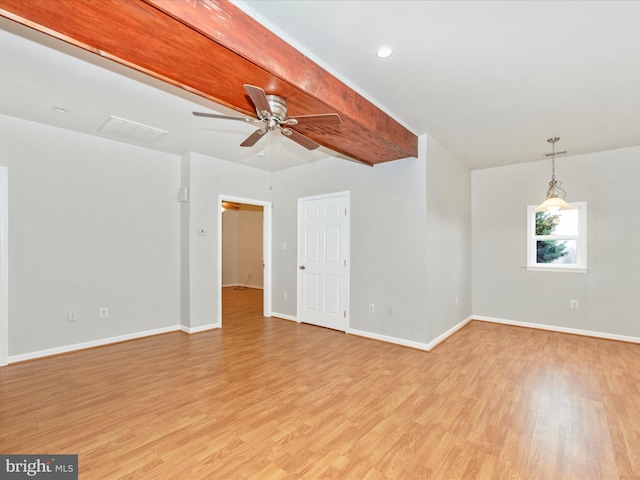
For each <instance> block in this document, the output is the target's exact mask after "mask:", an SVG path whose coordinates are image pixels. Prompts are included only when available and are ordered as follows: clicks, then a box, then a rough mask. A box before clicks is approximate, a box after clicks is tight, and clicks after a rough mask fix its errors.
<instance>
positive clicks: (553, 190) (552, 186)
mask: <svg viewBox="0 0 640 480" xmlns="http://www.w3.org/2000/svg"><path fill="white" fill-rule="evenodd" d="M559 140H560V137H552V138H549V139H547V142H549V143H550V144H551V146H552V151H551V153H550V154H546V156H550V157H551V180H550V181H549V188H548V189H547V198H546V199H545V201H544V202H542V203H541V204H540V205H539V206H537V207H536V208H534V209H533V211H534V212H551V213H554V212H557V211H558V210H572V209H573V208H575V207H573V206H571V205H569V204H568V203H567V202H566V201H565V199H564V198H565V197H566V195H567V192H566V191H565V190H564V188H562V182H558V181H557V180H556V155H558V154H563V153H567V151H566V150H564V151H562V152H557V153H556V142H558V141H559Z"/></svg>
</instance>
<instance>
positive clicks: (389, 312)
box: [387, 307, 396, 317]
mask: <svg viewBox="0 0 640 480" xmlns="http://www.w3.org/2000/svg"><path fill="white" fill-rule="evenodd" d="M395 314H396V312H394V311H393V308H392V307H389V310H388V311H387V315H389V316H390V317H393V316H394V315H395Z"/></svg>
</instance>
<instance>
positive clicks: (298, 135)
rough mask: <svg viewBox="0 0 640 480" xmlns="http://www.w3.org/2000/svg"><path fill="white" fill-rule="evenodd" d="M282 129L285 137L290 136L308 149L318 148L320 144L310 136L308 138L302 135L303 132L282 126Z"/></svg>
mask: <svg viewBox="0 0 640 480" xmlns="http://www.w3.org/2000/svg"><path fill="white" fill-rule="evenodd" d="M280 131H281V132H282V134H283V135H284V136H285V137H288V138H290V139H291V140H293V141H294V142H296V143H298V144H300V145H302V146H303V147H304V148H306V149H307V150H315V149H316V148H318V147H319V146H320V145H318V144H317V143H316V142H314V141H313V140H311V139H310V138H307V137H305V136H304V135H302V134H301V133H298V132H296V131H295V130H292V129H290V128H282V129H280Z"/></svg>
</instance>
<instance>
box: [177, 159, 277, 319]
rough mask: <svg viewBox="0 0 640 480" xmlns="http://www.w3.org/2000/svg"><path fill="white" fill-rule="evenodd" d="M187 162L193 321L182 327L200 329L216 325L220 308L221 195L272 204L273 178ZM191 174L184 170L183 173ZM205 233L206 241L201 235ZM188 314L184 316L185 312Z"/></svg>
mask: <svg viewBox="0 0 640 480" xmlns="http://www.w3.org/2000/svg"><path fill="white" fill-rule="evenodd" d="M183 162H188V164H189V168H188V174H189V178H183V179H182V184H183V185H188V186H189V188H190V198H189V203H188V207H187V209H188V215H189V228H190V231H189V242H188V243H183V245H182V248H183V249H184V248H186V249H188V252H186V253H185V252H183V254H185V255H187V256H188V258H189V266H188V269H189V291H188V292H186V293H185V292H184V285H183V297H188V299H189V307H190V308H189V317H188V318H185V317H183V318H182V325H184V326H185V327H188V328H198V327H203V326H210V325H213V324H217V319H218V313H219V311H220V305H219V304H218V296H217V292H218V291H219V289H220V287H221V285H220V283H219V281H218V221H219V219H221V212H220V205H219V201H218V195H228V196H233V197H242V198H247V199H252V200H260V201H266V202H268V201H271V190H270V185H271V174H270V173H269V172H267V171H264V170H259V169H257V168H251V167H245V166H243V165H238V164H236V163H231V162H227V161H225V160H220V159H217V158H213V157H207V156H205V155H201V154H197V153H188V154H186V155H185V156H183ZM185 171H187V169H186V168H185V169H184V170H183V172H185ZM200 228H204V229H205V231H206V235H204V236H201V235H198V234H197V231H198V229H200ZM183 313H184V312H183Z"/></svg>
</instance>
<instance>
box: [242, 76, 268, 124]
mask: <svg viewBox="0 0 640 480" xmlns="http://www.w3.org/2000/svg"><path fill="white" fill-rule="evenodd" d="M243 86H244V89H245V91H246V92H247V94H248V95H249V98H251V101H252V102H253V104H254V105H255V106H256V112H257V113H258V116H259V117H260V118H263V117H270V116H271V114H272V113H273V112H271V107H270V106H269V100H268V99H267V94H266V93H264V90H263V89H261V88H260V87H254V86H253V85H249V84H246V83H245V84H244V85H243ZM262 112H267V115H265V114H263V113H262Z"/></svg>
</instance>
